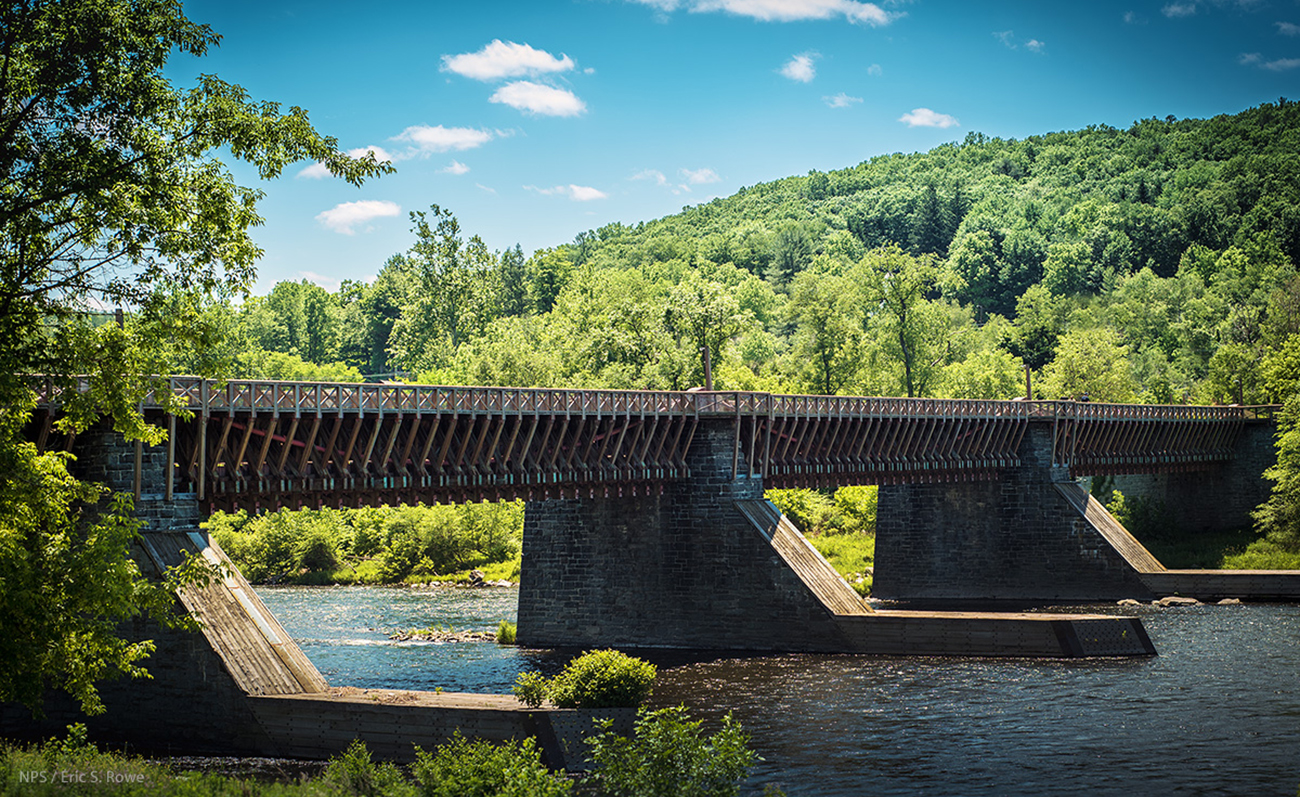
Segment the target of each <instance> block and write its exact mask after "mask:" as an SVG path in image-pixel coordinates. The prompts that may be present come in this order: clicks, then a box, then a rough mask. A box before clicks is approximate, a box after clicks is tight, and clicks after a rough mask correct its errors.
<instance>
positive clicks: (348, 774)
mask: <svg viewBox="0 0 1300 797" xmlns="http://www.w3.org/2000/svg"><path fill="white" fill-rule="evenodd" d="M323 779H324V780H325V782H326V783H327V784H329V785H330V786H331V787H333V788H334V789H337V790H339V791H340V792H341V793H343V794H355V795H360V797H388V796H389V795H397V796H398V797H401V796H402V795H408V794H414V793H415V789H413V788H412V787H411V784H409V783H407V782H406V779H405V778H403V777H402V772H401V770H399V769H398V768H397V767H395V766H393V765H392V764H388V763H380V764H376V763H375V762H373V761H371V760H370V751H369V750H368V749H366V745H365V743H364V742H361V741H358V740H355V739H354V740H353V741H352V744H350V745H348V749H347V751H345V752H344V753H343V755H341V756H339V757H338V758H335V759H333V760H331V761H330V764H329V766H328V767H326V769H325V775H324V778H323Z"/></svg>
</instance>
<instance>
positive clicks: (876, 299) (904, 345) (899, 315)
mask: <svg viewBox="0 0 1300 797" xmlns="http://www.w3.org/2000/svg"><path fill="white" fill-rule="evenodd" d="M859 269H860V273H861V276H862V283H863V284H864V285H865V288H866V291H867V297H868V298H869V301H870V302H871V303H872V304H874V305H875V306H876V307H877V308H878V309H877V310H876V312H875V313H874V314H873V316H872V318H871V325H872V327H873V328H874V329H875V330H877V331H878V332H879V333H880V335H879V340H880V342H881V343H882V344H883V345H884V347H885V351H886V352H887V353H888V354H889V355H890V356H891V357H892V358H893V359H894V360H895V361H897V362H898V363H899V365H901V366H902V369H903V380H902V385H901V386H902V388H903V389H904V390H905V391H906V393H907V395H908V397H909V398H910V397H915V396H920V395H924V394H925V392H926V390H927V388H928V387H929V386H930V383H931V381H932V380H933V378H934V377H935V376H936V374H937V369H938V368H939V367H940V366H941V365H942V364H943V359H944V356H943V352H942V349H943V347H944V341H943V336H942V331H941V325H942V324H943V323H944V319H943V318H941V317H940V316H941V313H938V312H936V310H937V309H938V308H936V307H935V306H933V305H932V304H931V302H930V301H928V300H927V298H926V294H927V293H929V292H930V291H932V290H934V288H935V285H936V283H937V282H938V277H939V272H938V268H937V267H936V266H935V264H934V260H933V258H931V257H929V256H922V257H919V258H914V257H912V256H910V255H908V254H907V253H906V252H904V251H903V250H902V249H900V248H899V247H898V246H897V245H894V246H888V247H883V248H881V249H877V250H875V251H873V252H869V253H868V254H867V256H866V257H865V258H863V259H862V262H861V263H860V264H859Z"/></svg>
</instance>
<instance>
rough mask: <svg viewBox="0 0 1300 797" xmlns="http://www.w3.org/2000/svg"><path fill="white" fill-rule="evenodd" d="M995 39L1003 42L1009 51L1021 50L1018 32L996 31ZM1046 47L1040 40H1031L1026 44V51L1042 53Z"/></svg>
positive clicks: (994, 33) (994, 32)
mask: <svg viewBox="0 0 1300 797" xmlns="http://www.w3.org/2000/svg"><path fill="white" fill-rule="evenodd" d="M993 38H995V39H997V40H998V41H1000V42H1002V44H1003V45H1005V46H1006V47H1007V48H1008V49H1011V50H1018V49H1020V42H1019V41H1017V40H1016V32H1015V31H1013V30H995V31H993ZM1045 47H1047V45H1046V44H1044V43H1043V42H1041V41H1039V40H1038V39H1030V40H1029V41H1027V42H1025V49H1026V50H1029V51H1030V52H1034V53H1041V52H1042V51H1043V49H1044V48H1045Z"/></svg>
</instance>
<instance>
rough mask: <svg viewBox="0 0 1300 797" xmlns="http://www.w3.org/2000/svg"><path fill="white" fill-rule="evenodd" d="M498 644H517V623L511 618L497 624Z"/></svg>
mask: <svg viewBox="0 0 1300 797" xmlns="http://www.w3.org/2000/svg"><path fill="white" fill-rule="evenodd" d="M497 644H499V645H513V644H515V624H514V623H512V622H510V621H509V620H502V621H501V625H498V626H497Z"/></svg>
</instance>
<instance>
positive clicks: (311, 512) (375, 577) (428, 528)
mask: <svg viewBox="0 0 1300 797" xmlns="http://www.w3.org/2000/svg"><path fill="white" fill-rule="evenodd" d="M206 526H207V529H208V530H209V531H210V532H211V534H212V536H213V537H214V538H215V539H216V541H217V543H218V544H219V545H220V546H221V547H222V548H223V549H224V550H225V552H226V554H227V555H228V556H229V557H230V559H231V561H233V562H234V563H235V565H236V566H238V567H239V569H240V571H241V572H242V573H243V574H244V577H245V578H247V579H248V580H249V581H251V582H253V583H255V584H395V583H403V582H413V583H427V582H433V581H460V580H468V578H469V574H470V571H472V570H475V569H477V570H481V571H482V572H483V573H484V577H485V579H486V580H488V581H495V580H500V579H507V580H510V581H518V580H519V552H520V545H521V542H522V540H523V530H524V504H523V502H522V501H510V502H500V503H481V504H456V505H438V506H423V505H417V506H404V507H375V508H363V509H300V510H287V509H281V510H279V511H277V512H269V513H266V514H262V515H249V514H248V513H247V512H244V511H239V512H234V513H225V512H218V513H215V514H214V515H213V516H212V517H211V518H210V519H209V520H208V522H207V524H206Z"/></svg>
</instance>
